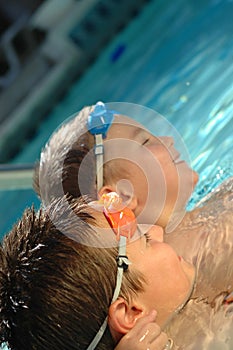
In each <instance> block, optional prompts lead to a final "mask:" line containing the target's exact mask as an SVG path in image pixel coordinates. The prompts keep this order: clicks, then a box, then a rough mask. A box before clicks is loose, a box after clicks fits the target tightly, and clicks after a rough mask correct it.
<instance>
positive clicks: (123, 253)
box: [87, 236, 130, 350]
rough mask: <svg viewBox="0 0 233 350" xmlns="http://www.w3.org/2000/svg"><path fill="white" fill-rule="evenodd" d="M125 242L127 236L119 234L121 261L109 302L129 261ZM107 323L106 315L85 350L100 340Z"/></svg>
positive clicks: (118, 286)
mask: <svg viewBox="0 0 233 350" xmlns="http://www.w3.org/2000/svg"><path fill="white" fill-rule="evenodd" d="M126 242H127V238H126V237H124V236H120V241H119V246H118V257H117V259H118V261H121V263H120V264H119V263H118V264H117V280H116V287H115V290H114V293H113V297H112V301H111V304H112V303H113V302H114V301H116V300H117V298H118V296H119V294H120V290H121V284H122V278H123V273H124V271H125V268H124V266H125V265H129V264H130V262H129V260H128V258H127V256H126ZM107 325H108V316H107V317H106V318H105V320H104V322H103V323H102V325H101V327H100V329H99V331H98V332H97V333H96V335H95V337H94V338H93V340H92V342H91V344H90V345H89V346H88V348H87V350H94V349H95V347H96V346H97V344H98V343H99V342H100V340H101V338H102V336H103V335H104V332H105V330H106V328H107Z"/></svg>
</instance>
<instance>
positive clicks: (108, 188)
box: [98, 185, 116, 198]
mask: <svg viewBox="0 0 233 350" xmlns="http://www.w3.org/2000/svg"><path fill="white" fill-rule="evenodd" d="M110 192H116V187H115V185H105V186H103V187H101V189H100V190H99V192H98V196H99V198H100V197H101V196H102V195H103V194H108V193H110Z"/></svg>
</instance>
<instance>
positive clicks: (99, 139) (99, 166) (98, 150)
mask: <svg viewBox="0 0 233 350" xmlns="http://www.w3.org/2000/svg"><path fill="white" fill-rule="evenodd" d="M95 159H96V176H97V191H99V190H100V189H101V188H102V187H103V176H104V171H103V163H104V143H103V135H102V134H96V135H95Z"/></svg>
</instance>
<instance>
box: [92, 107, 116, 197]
mask: <svg viewBox="0 0 233 350" xmlns="http://www.w3.org/2000/svg"><path fill="white" fill-rule="evenodd" d="M114 113H115V114H116V113H117V112H115V111H112V110H108V109H107V107H106V106H105V104H104V103H103V102H97V103H96V105H95V107H94V110H93V112H91V113H90V114H89V116H88V120H87V128H88V130H89V132H90V133H91V134H92V135H94V136H95V157H96V176H97V191H99V190H100V189H101V188H102V187H103V162H104V144H103V139H104V138H106V136H107V132H108V129H109V128H110V126H111V124H112V122H113V119H114Z"/></svg>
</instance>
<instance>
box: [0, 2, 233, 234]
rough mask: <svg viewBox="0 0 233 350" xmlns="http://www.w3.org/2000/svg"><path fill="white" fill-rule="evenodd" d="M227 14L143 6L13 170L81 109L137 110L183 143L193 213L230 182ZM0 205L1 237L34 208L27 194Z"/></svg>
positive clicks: (194, 7) (232, 122)
mask: <svg viewBox="0 0 233 350" xmlns="http://www.w3.org/2000/svg"><path fill="white" fill-rule="evenodd" d="M232 13H233V1H232V0H203V1H199V0H198V1H197V0H189V1H186V0H177V1H176V2H171V1H164V0H153V1H149V2H148V4H147V5H146V6H145V7H144V9H143V10H142V11H141V13H140V14H139V15H138V16H137V17H135V19H134V20H133V21H132V22H130V23H129V24H128V26H127V27H126V28H125V29H124V30H123V31H122V32H121V33H120V34H118V35H117V36H116V37H115V38H114V40H112V42H111V43H110V44H109V45H108V46H107V47H106V48H105V49H104V50H103V51H102V53H101V54H100V55H99V57H98V59H97V60H96V61H95V63H94V64H93V65H92V66H91V67H90V68H89V69H88V71H87V72H86V73H85V74H84V75H83V76H82V78H81V79H79V81H77V82H76V83H74V84H73V86H71V87H70V90H69V91H68V93H67V94H66V96H65V97H64V98H63V100H61V101H59V103H57V105H56V106H55V107H54V109H53V110H52V111H51V113H50V114H49V115H48V117H47V118H46V120H44V122H43V123H42V124H41V125H40V127H39V129H38V132H37V135H36V136H35V138H34V139H33V140H30V143H28V144H26V145H25V148H24V150H23V151H22V152H21V153H20V154H19V155H18V156H17V157H16V158H15V159H14V162H15V163H20V162H25V163H28V162H34V161H35V160H36V159H38V158H39V154H40V149H41V147H42V146H43V145H44V144H45V142H46V141H47V139H48V138H49V136H50V134H51V133H52V132H53V130H54V129H55V128H56V127H57V126H58V125H59V124H60V123H62V121H63V120H65V119H66V118H67V117H68V116H69V115H71V114H73V113H74V112H76V111H77V110H79V109H81V108H82V107H83V106H84V105H90V104H93V103H96V101H98V100H102V101H105V102H110V101H121V102H133V103H137V104H141V105H144V106H147V107H150V108H153V109H154V110H156V111H157V112H159V113H160V114H162V115H163V116H164V117H165V118H167V119H168V120H169V122H170V123H172V124H173V125H174V126H175V128H176V129H177V130H178V131H179V133H180V134H181V135H182V137H183V139H184V141H185V143H186V146H187V148H188V150H189V153H190V157H191V160H192V166H193V167H194V169H195V170H197V171H198V172H199V174H200V181H199V185H198V186H197V188H196V190H195V193H194V194H193V196H192V198H191V200H190V203H189V205H188V209H189V210H190V209H192V208H193V207H194V206H195V205H197V204H198V203H199V201H200V200H201V198H203V197H204V196H205V194H206V193H209V192H210V191H211V190H212V189H213V188H215V187H216V186H217V185H219V184H220V183H221V182H222V181H223V180H224V179H226V178H228V177H229V176H233V165H232V164H233V142H232V141H233V21H232ZM141 122H142V123H143V122H144V121H143V116H142V120H141ZM0 198H1V201H0V213H1V217H0V234H1V235H3V234H4V233H5V232H7V231H8V230H9V229H10V227H11V226H12V224H13V223H14V222H15V221H16V219H17V218H19V217H20V216H21V214H22V212H23V210H24V208H25V207H26V206H30V205H31V204H32V203H35V206H36V207H38V206H39V201H38V199H37V197H36V196H35V194H34V193H33V191H32V190H27V191H14V192H10V191H4V192H2V193H0Z"/></svg>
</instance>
